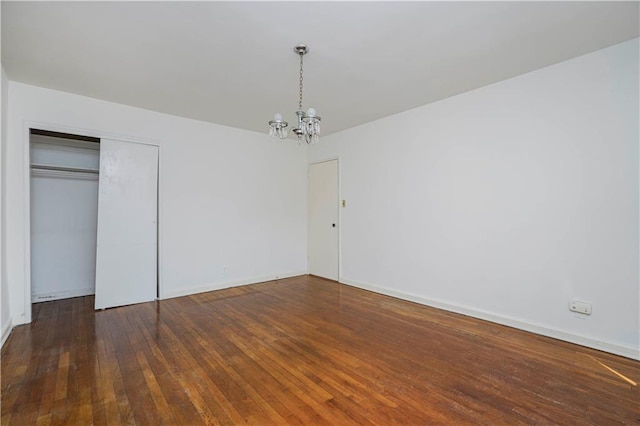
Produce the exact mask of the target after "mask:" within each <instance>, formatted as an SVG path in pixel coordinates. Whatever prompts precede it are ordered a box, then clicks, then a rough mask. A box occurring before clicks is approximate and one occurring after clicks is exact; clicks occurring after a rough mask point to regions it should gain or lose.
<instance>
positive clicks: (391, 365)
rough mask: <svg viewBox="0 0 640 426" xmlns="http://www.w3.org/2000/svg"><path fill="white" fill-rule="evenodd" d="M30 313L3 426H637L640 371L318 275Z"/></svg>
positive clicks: (11, 350) (14, 350)
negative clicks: (624, 425) (97, 308)
mask: <svg viewBox="0 0 640 426" xmlns="http://www.w3.org/2000/svg"><path fill="white" fill-rule="evenodd" d="M33 315H34V321H33V323H32V324H30V325H25V326H20V327H17V328H16V329H15V330H14V331H13V333H12V335H11V337H10V338H9V340H8V341H7V343H6V344H5V346H4V348H3V349H2V410H1V413H2V415H1V421H2V424H3V425H30V424H38V425H46V424H82V425H84V424H91V423H93V424H108V425H115V424H139V425H159V424H169V425H191V424H194V425H195V424H244V423H250V424H258V425H266V424H293V425H295V424H304V425H308V424H331V425H347V424H378V425H391V424H404V425H420V424H437V423H440V424H510V425H511V424H571V425H576V424H598V425H604V424H614V423H638V422H640V392H639V390H638V389H639V388H638V386H634V385H632V384H631V383H630V382H629V381H628V380H630V381H635V382H636V383H638V382H640V362H637V361H633V360H630V359H626V358H622V357H618V356H614V355H610V354H606V353H603V352H599V351H595V350H591V349H587V348H583V347H580V346H576V345H572V344H569V343H565V342H561V341H557V340H553V339H549V338H545V337H541V336H537V335H534V334H530V333H526V332H523V331H519V330H515V329H511V328H508V327H503V326H500V325H496V324H491V323H487V322H484V321H480V320H476V319H472V318H469V317H465V316H462V315H456V314H452V313H448V312H445V311H440V310H437V309H432V308H428V307H424V306H421V305H417V304H413V303H409V302H404V301H401V300H398V299H393V298H390V297H386V296H382V295H378V294H375V293H370V292H367V291H363V290H359V289H355V288H352V287H348V286H344V285H340V284H337V283H335V282H332V281H327V280H323V279H320V278H315V277H308V276H303V277H297V278H290V279H286V280H280V281H272V282H268V283H262V284H256V285H250V286H245V287H239V288H233V289H227V290H220V291H216V292H210V293H203V294H198V295H194V296H187V297H181V298H176V299H170V300H165V301H161V302H152V303H144V304H139V305H133V306H127V307H122V308H115V309H109V310H106V311H101V312H94V311H93V298H92V297H82V298H75V299H67V300H61V301H55V302H46V303H39V304H37V305H34V312H33ZM605 366H607V367H609V368H610V369H612V370H614V371H615V372H617V373H618V374H620V375H622V376H623V377H622V376H620V375H618V374H615V373H614V372H613V371H611V370H609V369H607V368H606V367H605ZM625 378H626V379H627V380H625Z"/></svg>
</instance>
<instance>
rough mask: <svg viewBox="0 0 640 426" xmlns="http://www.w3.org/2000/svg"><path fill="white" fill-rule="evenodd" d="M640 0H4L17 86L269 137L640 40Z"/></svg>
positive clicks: (362, 118) (5, 52) (7, 61)
mask: <svg viewBox="0 0 640 426" xmlns="http://www.w3.org/2000/svg"><path fill="white" fill-rule="evenodd" d="M639 4H640V3H638V2H476V1H474V2H452V1H448V2H364V1H358V2H268V1H259V2H221V1H218V2H23V1H21V2H11V1H4V0H3V1H2V66H3V67H4V69H5V71H6V73H7V75H8V77H9V79H10V80H13V81H18V82H23V83H28V84H33V85H37V86H42V87H48V88H52V89H58V90H62V91H66V92H71V93H77V94H81V95H85V96H90V97H95V98H100V99H105V100H109V101H113V102H118V103H122V104H127V105H133V106H138V107H141V108H146V109H150V110H154V111H160V112H165V113H169V114H174V115H178V116H182V117H189V118H194V119H198V120H204V121H209V122H213V123H218V124H223V125H227V126H232V127H238V128H243V129H247V130H254V131H258V132H266V127H267V124H266V123H267V121H268V120H269V119H271V117H272V116H273V114H274V113H275V112H280V113H282V114H283V115H284V118H285V120H288V121H290V122H291V121H293V120H294V118H295V115H294V112H295V110H296V109H297V108H296V107H297V100H298V86H297V85H298V57H297V55H296V54H295V53H294V52H293V47H294V46H295V45H296V44H299V43H306V44H307V45H308V46H309V47H310V52H309V54H308V55H306V56H305V58H304V60H305V74H304V90H305V91H304V101H305V102H304V104H305V105H304V106H305V108H306V107H309V106H313V107H315V108H316V109H317V111H318V114H319V115H320V116H322V123H323V129H322V130H323V134H328V133H333V132H336V131H339V130H343V129H346V128H349V127H353V126H357V125H359V124H363V123H366V122H369V121H372V120H376V119H378V118H381V117H384V116H387V115H391V114H394V113H398V112H401V111H405V110H408V109H411V108H414V107H417V106H420V105H424V104H427V103H430V102H434V101H437V100H439V99H443V98H447V97H450V96H453V95H456V94H458V93H462V92H466V91H469V90H472V89H475V88H478V87H481V86H485V85H487V84H491V83H494V82H497V81H500V80H504V79H506V78H510V77H513V76H516V75H519V74H522V73H525V72H528V71H532V70H535V69H539V68H541V67H545V66H548V65H551V64H554V63H557V62H560V61H563V60H566V59H569V58H573V57H576V56H579V55H582V54H585V53H588V52H591V51H594V50H597V49H601V48H604V47H607V46H610V45H613V44H616V43H620V42H623V41H626V40H629V39H632V38H635V37H638V35H639V18H638V16H639Z"/></svg>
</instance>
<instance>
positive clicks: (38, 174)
mask: <svg viewBox="0 0 640 426" xmlns="http://www.w3.org/2000/svg"><path fill="white" fill-rule="evenodd" d="M29 142H30V146H29V149H30V163H31V164H30V165H31V177H30V214H31V301H32V303H37V302H43V301H49V300H56V299H63V298H69V297H78V296H86V295H92V294H94V293H95V271H96V238H97V223H98V177H99V169H100V139H98V138H92V137H85V136H77V135H70V134H66V133H57V132H49V131H42V130H36V129H31V132H30V137H29Z"/></svg>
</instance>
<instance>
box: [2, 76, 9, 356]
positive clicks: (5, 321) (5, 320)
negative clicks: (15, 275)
mask: <svg viewBox="0 0 640 426" xmlns="http://www.w3.org/2000/svg"><path fill="white" fill-rule="evenodd" d="M0 69H1V70H2V86H1V88H0V98H1V99H2V103H1V104H0V105H1V106H0V116H1V117H2V118H1V122H0V346H2V344H4V342H5V340H6V338H7V337H9V332H10V331H11V311H10V309H9V281H8V280H7V268H6V253H7V250H6V245H5V238H4V236H5V235H6V231H5V230H6V226H5V218H6V213H5V211H6V206H7V203H6V201H5V197H6V193H7V191H6V187H5V186H6V170H7V167H6V164H7V163H6V146H7V143H6V141H7V126H6V123H7V110H8V108H7V103H8V96H9V90H8V89H9V81H8V80H7V76H6V74H5V73H4V68H2V67H1V66H0Z"/></svg>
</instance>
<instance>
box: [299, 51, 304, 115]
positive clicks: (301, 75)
mask: <svg viewBox="0 0 640 426" xmlns="http://www.w3.org/2000/svg"><path fill="white" fill-rule="evenodd" d="M302 56H303V54H302V53H300V96H299V98H298V110H300V111H302V80H303V74H302Z"/></svg>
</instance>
